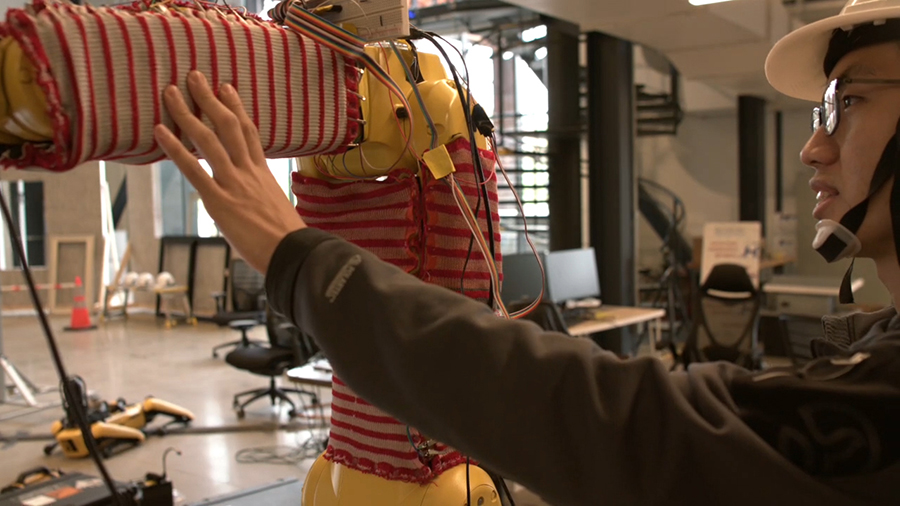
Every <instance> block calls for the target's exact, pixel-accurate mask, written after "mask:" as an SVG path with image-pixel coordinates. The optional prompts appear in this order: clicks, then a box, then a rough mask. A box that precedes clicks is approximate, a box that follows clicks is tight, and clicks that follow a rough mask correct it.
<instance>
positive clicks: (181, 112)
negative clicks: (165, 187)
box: [163, 86, 232, 172]
mask: <svg viewBox="0 0 900 506" xmlns="http://www.w3.org/2000/svg"><path fill="white" fill-rule="evenodd" d="M163 99H164V100H165V102H166V108H167V109H168V110H169V114H171V115H172V119H173V120H174V121H175V123H176V124H177V125H178V126H179V127H181V130H182V131H183V132H184V133H185V134H186V135H187V136H188V138H190V139H191V142H193V143H194V146H196V148H197V150H198V151H200V154H201V155H202V156H203V158H205V159H206V160H208V161H209V164H210V165H211V166H213V167H215V170H216V171H217V172H220V171H222V170H223V169H224V168H225V167H230V166H231V165H232V163H231V157H230V156H229V155H228V152H227V151H226V150H225V147H224V146H222V143H221V142H220V141H219V138H218V137H217V136H216V134H215V132H213V131H212V130H210V129H209V128H207V126H206V125H204V124H203V122H202V121H200V120H199V119H198V118H197V117H196V116H194V114H193V113H192V112H191V110H190V109H188V106H187V104H186V103H185V102H184V97H183V96H182V95H181V91H180V90H179V89H178V88H176V87H175V86H169V87H168V88H166V91H165V93H163ZM170 133H171V132H170ZM179 144H180V143H179ZM185 151H187V150H185Z"/></svg>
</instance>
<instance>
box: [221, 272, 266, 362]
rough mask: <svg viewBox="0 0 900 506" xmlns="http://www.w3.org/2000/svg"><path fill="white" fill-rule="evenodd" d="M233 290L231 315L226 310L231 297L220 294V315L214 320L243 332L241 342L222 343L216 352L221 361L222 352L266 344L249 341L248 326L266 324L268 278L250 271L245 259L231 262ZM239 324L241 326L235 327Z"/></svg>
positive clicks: (230, 281) (230, 278)
mask: <svg viewBox="0 0 900 506" xmlns="http://www.w3.org/2000/svg"><path fill="white" fill-rule="evenodd" d="M229 287H230V289H231V307H232V309H231V310H230V311H229V310H227V309H226V307H225V306H226V303H225V301H226V299H227V298H228V297H227V294H226V293H224V292H216V293H214V294H213V297H214V298H215V299H216V308H217V311H216V314H215V316H213V317H212V318H211V320H212V321H213V322H215V323H216V324H218V325H220V326H223V327H224V326H226V325H227V326H231V327H232V328H234V329H235V330H238V331H240V332H241V339H238V340H235V341H229V342H227V343H222V344H220V345H218V346H216V347H214V348H213V350H212V356H213V358H218V356H219V350H221V349H222V348H231V347H234V346H238V345H241V344H246V343H248V342H249V343H251V344H253V345H264V344H266V342H265V341H260V340H256V339H248V338H247V335H246V333H247V330H249V329H250V328H252V326H251V327H247V322H250V321H255V322H257V323H256V325H262V324H264V323H265V322H266V278H265V276H263V275H262V274H260V273H259V272H257V271H256V269H254V268H252V267H250V265H249V264H247V262H245V261H243V260H241V259H235V260H234V261H232V262H231V272H230V276H229ZM237 322H239V324H235V323H237Z"/></svg>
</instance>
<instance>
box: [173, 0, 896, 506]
mask: <svg viewBox="0 0 900 506" xmlns="http://www.w3.org/2000/svg"><path fill="white" fill-rule="evenodd" d="M859 4H860V6H856V5H855V3H854V2H851V3H850V4H848V8H849V9H851V11H853V10H854V9H855V11H856V12H855V14H854V13H853V12H851V13H849V14H847V13H844V14H842V16H845V17H843V18H841V17H838V18H836V19H832V20H829V21H827V22H822V23H824V24H820V25H819V26H818V28H817V29H813V28H811V27H807V28H806V29H805V30H806V32H805V33H800V32H797V33H800V36H797V34H796V33H795V34H794V36H793V37H791V36H789V37H787V38H786V39H785V40H784V41H783V42H782V43H780V44H779V45H778V46H776V48H775V49H774V50H773V52H772V57H771V58H770V62H769V75H770V78H771V79H772V82H773V83H774V84H775V85H776V86H777V87H779V88H780V89H786V90H796V89H802V90H804V91H803V93H802V96H803V98H810V99H813V100H819V99H820V98H821V95H822V92H823V90H826V89H827V90H831V91H830V93H831V94H830V96H828V97H826V99H827V100H826V103H823V104H822V105H821V106H820V108H819V109H817V112H816V114H815V124H814V126H815V127H816V130H815V132H814V134H813V136H812V138H811V140H810V142H809V144H808V145H807V146H806V148H805V149H804V151H803V160H804V162H805V163H807V164H808V165H810V166H812V167H813V168H814V169H815V170H816V176H815V177H814V178H813V180H812V187H813V189H814V190H815V191H817V192H819V193H820V203H819V205H818V206H817V208H816V210H815V213H816V216H817V217H819V218H820V219H821V220H822V221H821V222H820V226H819V228H820V236H819V238H817V247H818V249H819V250H820V251H821V252H822V253H823V254H824V255H826V256H827V257H828V258H830V259H834V258H838V257H842V256H848V255H850V256H852V255H856V254H857V253H858V254H859V255H862V256H870V257H872V258H874V259H875V260H876V262H877V263H878V265H879V274H880V277H881V279H882V280H883V282H884V283H885V284H886V285H887V286H888V287H889V288H890V289H891V291H892V293H893V294H894V295H895V300H898V299H896V297H897V296H900V264H898V261H897V255H896V247H895V246H894V245H895V244H898V240H897V238H898V237H900V235H898V234H896V233H895V232H894V228H893V227H892V226H891V225H890V224H891V223H892V219H891V218H892V216H894V215H897V214H898V213H900V206H895V207H893V209H895V210H894V211H893V212H892V211H891V209H892V205H894V203H895V202H897V201H898V200H897V198H895V197H892V196H891V192H890V191H889V187H893V183H892V182H891V181H890V180H891V178H892V177H893V174H894V172H895V171H896V170H897V168H898V163H897V161H898V158H897V153H896V151H897V145H896V138H895V136H896V132H897V124H898V120H900V50H898V47H897V44H898V41H900V30H898V29H896V25H894V24H888V25H886V24H883V20H884V19H885V18H886V17H887V18H892V19H893V18H900V7H898V5H900V2H898V1H897V0H891V1H869V2H861V1H860V2H859ZM864 4H868V10H867V9H866V7H867V6H866V5H864ZM885 6H887V7H885ZM879 9H881V10H880V11H879ZM876 11H878V12H876ZM886 14H887V15H886ZM873 22H875V23H874V24H873ZM895 22H896V20H895V21H891V23H895ZM854 25H861V26H859V27H857V28H854V29H853V30H852V31H850V32H846V31H844V30H843V29H845V28H846V29H849V28H851V27H853V26H854ZM884 26H887V27H888V29H887V30H886V31H885V29H884V28H879V27H884ZM873 33H874V34H873ZM830 46H833V49H832V50H829V47H830ZM792 47H793V49H791V48H792ZM785 48H787V49H785ZM798 48H799V49H798ZM798 51H799V53H797V54H802V55H804V56H803V58H807V59H810V61H808V62H807V61H805V60H802V59H800V60H798V58H800V56H797V57H796V58H795V57H793V56H792V55H794V54H795V52H798ZM785 55H787V56H785ZM826 56H827V58H826ZM784 58H787V61H785V60H784ZM812 59H815V60H816V61H812ZM825 60H827V63H825V65H826V66H827V67H826V69H825V71H824V72H823V69H822V66H823V61H825ZM800 63H807V64H808V65H805V66H804V65H801V64H800ZM804 71H808V72H811V74H808V75H806V74H803V72H804ZM778 72H784V73H785V74H784V75H779V74H778ZM838 76H839V77H841V78H843V81H839V82H837V83H833V84H834V85H833V86H829V85H828V83H829V80H830V79H833V78H835V77H838ZM863 78H865V79H870V80H872V81H870V82H862V79H863ZM875 79H878V80H879V81H874V80H875ZM888 79H891V81H887V80H888ZM894 79H896V80H897V81H896V82H894V81H893V80H894ZM785 83H788V84H785ZM798 83H799V84H798ZM791 86H794V87H793V88H792V87H791ZM189 89H190V90H191V93H192V94H193V96H194V98H195V100H196V101H197V102H198V103H199V105H200V107H201V108H202V109H203V111H204V112H205V113H206V114H207V115H208V116H209V117H210V119H211V121H212V122H213V124H214V125H215V128H216V132H217V133H213V131H211V130H209V129H207V128H206V127H205V126H203V124H202V123H200V122H199V121H198V120H197V119H196V118H194V117H193V116H192V114H191V111H190V110H188V109H187V107H186V106H185V104H184V102H183V100H182V99H181V97H180V96H179V95H178V92H177V91H176V90H174V89H173V90H169V91H167V92H166V98H165V100H166V104H167V106H168V107H169V110H170V111H171V113H172V114H173V116H175V118H176V121H177V123H178V125H179V126H180V127H181V128H182V129H183V131H184V132H186V133H187V134H188V135H189V136H190V137H191V139H192V140H193V141H194V143H195V145H197V146H198V147H199V149H200V151H201V153H202V155H203V156H204V157H205V158H206V159H207V160H208V161H209V163H210V165H211V166H212V168H213V176H212V177H209V176H207V175H206V173H205V172H203V170H202V169H201V168H200V166H199V165H198V163H197V160H196V159H195V158H194V157H193V156H192V155H190V154H189V153H188V152H187V151H186V150H185V149H184V148H183V147H182V145H181V144H180V142H179V141H178V140H177V139H176V138H175V137H174V136H172V134H171V133H170V132H169V131H168V130H167V129H166V128H165V127H162V126H160V127H158V128H157V130H156V135H157V139H158V141H159V142H160V143H161V145H162V146H163V147H164V149H165V150H166V152H167V153H168V154H169V155H170V156H171V158H172V159H173V160H174V161H175V162H176V163H177V164H178V166H179V167H180V168H181V170H182V171H183V172H184V174H185V175H186V177H187V178H188V179H189V180H190V181H191V183H192V184H193V185H194V186H195V187H196V188H197V190H198V191H199V192H200V194H201V195H202V197H203V200H204V204H205V205H206V208H207V209H208V210H209V213H210V215H211V216H212V217H213V218H214V219H215V220H216V222H217V223H218V224H219V226H220V227H221V229H222V231H223V233H224V234H225V236H226V237H227V238H228V239H229V240H230V241H231V243H232V244H233V245H234V247H235V248H236V249H237V250H238V251H239V252H240V253H241V254H242V255H243V256H244V258H246V259H247V261H248V262H249V263H251V264H252V265H253V266H254V267H256V268H257V269H259V270H260V271H262V272H267V290H268V295H269V301H270V303H272V305H273V306H274V307H275V308H276V309H277V310H279V311H281V312H283V313H284V314H286V315H287V316H288V317H290V318H291V319H292V320H293V321H294V322H296V324H297V325H298V326H300V327H301V328H302V329H303V330H304V331H305V332H307V333H309V334H310V335H311V336H312V337H313V338H315V339H316V340H317V341H318V343H319V344H320V346H321V347H322V349H323V350H324V351H325V353H326V354H327V355H328V357H329V358H330V360H331V362H332V365H333V367H334V368H335V371H336V372H338V373H339V374H340V375H341V377H342V378H343V379H344V380H345V382H346V383H347V384H348V385H350V386H351V387H352V388H353V389H354V390H356V391H357V392H358V393H359V394H360V395H362V396H363V397H365V398H367V399H368V400H369V401H371V402H372V403H374V404H376V405H377V406H379V407H380V408H382V409H384V410H385V411H387V412H388V413H390V414H392V415H394V416H396V417H397V418H399V419H401V420H403V421H404V422H406V423H409V424H411V425H414V426H416V427H418V428H420V429H421V430H422V431H423V432H424V433H426V434H428V435H429V436H431V437H434V438H436V439H438V440H441V441H443V442H446V443H447V444H450V445H452V446H454V447H456V448H458V449H460V450H461V451H463V452H464V453H466V454H469V455H471V456H473V457H474V458H476V459H478V460H480V461H482V462H483V463H484V464H485V465H486V466H487V467H489V468H492V469H494V470H496V471H497V472H499V473H500V474H502V475H504V476H506V477H509V478H511V479H514V480H516V481H518V482H520V483H522V484H524V485H526V486H528V487H529V488H531V489H532V490H534V491H535V492H537V493H539V494H541V495H542V496H543V497H545V498H546V500H547V501H549V502H550V503H551V504H554V505H594V504H627V505H653V504H667V505H668V504H692V505H696V504H715V505H718V504H753V505H758V504H815V505H832V504H833V505H854V504H895V503H896V502H897V501H898V498H900V464H898V455H900V430H898V422H900V366H898V364H900V319H898V317H897V316H896V311H895V310H894V309H893V308H890V309H888V310H885V311H884V312H882V313H878V314H876V315H874V316H873V315H860V316H857V317H853V318H850V319H846V320H829V322H828V325H827V327H828V329H827V330H828V332H827V334H826V340H825V341H823V343H822V344H821V345H819V346H817V349H818V350H819V351H827V352H828V353H829V356H827V357H822V358H819V359H817V360H815V361H814V362H812V363H811V365H810V366H809V367H807V368H805V369H804V370H802V371H797V372H795V371H792V370H770V371H765V372H762V373H751V372H748V371H746V370H743V369H741V368H738V367H736V366H734V365H732V364H723V363H716V364H698V365H695V366H693V367H692V368H691V369H690V370H689V371H687V372H677V373H669V372H668V371H667V370H666V369H665V368H664V367H663V366H662V364H661V363H659V362H658V361H657V360H655V359H652V358H638V359H632V360H624V361H622V360H619V359H618V358H617V357H616V356H614V355H612V354H610V353H607V352H605V351H603V350H601V349H599V348H597V347H596V346H595V345H593V344H592V343H591V342H590V341H588V340H580V339H573V338H570V337H567V336H563V335H559V334H554V333H549V332H543V331H542V330H541V329H540V328H538V327H537V326H535V325H533V324H531V323H528V322H521V321H505V320H502V319H500V318H498V317H496V316H495V315H494V313H493V312H492V311H491V310H490V309H489V308H488V307H485V306H484V305H482V304H479V303H477V302H474V301H472V300H470V299H468V298H466V297H463V296H461V295H458V294H455V293H451V292H450V291H447V290H444V289H441V288H437V287H434V286H430V285H427V284H425V283H422V282H420V281H419V280H417V279H415V278H413V277H412V276H409V275H406V274H404V273H403V272H401V271H400V270H398V269H395V268H393V267H391V266H389V265H387V264H385V263H383V262H381V261H379V260H378V259H377V258H376V257H375V256H373V255H371V254H369V253H367V252H365V251H364V250H361V249H359V248H357V247H355V246H353V245H350V244H348V243H346V242H344V241H341V240H339V239H337V238H335V237H332V236H329V235H328V234H326V233H323V232H321V231H318V230H313V229H308V228H306V226H305V224H304V223H303V221H302V220H301V219H300V218H299V217H298V216H297V213H296V212H294V210H293V208H292V207H291V205H290V203H289V202H288V201H287V200H286V199H285V198H284V193H283V192H282V190H281V189H280V188H279V187H278V185H277V183H276V182H275V180H274V179H273V178H272V176H271V175H270V173H269V171H268V170H267V168H266V164H265V160H264V157H263V152H262V150H261V148H260V146H259V142H258V140H257V134H256V130H255V128H254V126H253V124H252V122H251V121H250V120H249V119H248V117H247V115H246V114H245V112H244V111H243V109H242V107H241V104H240V102H239V100H238V99H237V98H236V94H235V93H234V92H233V89H231V88H230V87H228V86H225V87H223V88H222V89H221V90H220V92H219V94H218V99H217V98H216V96H215V94H214V93H213V92H212V91H211V90H210V89H209V87H208V86H207V84H206V83H205V79H204V78H203V76H200V75H197V74H196V73H194V74H192V75H191V76H190V77H189ZM797 93H799V92H795V93H794V94H797ZM820 124H821V125H820ZM886 146H887V148H886ZM882 153H884V155H883V156H882ZM884 167H887V168H884ZM885 174H887V175H885ZM870 181H871V183H870ZM870 187H871V191H870ZM894 193H895V194H896V193H898V192H894ZM870 194H871V198H869V195H870ZM862 202H866V203H865V204H861V203H862ZM860 207H862V208H863V210H862V211H859V210H858V209H859V208H860ZM866 210H867V211H868V212H866ZM845 215H849V216H850V218H848V219H845V218H844V216H845ZM898 221H900V220H898ZM855 246H859V248H856V247H855ZM857 250H858V251H857Z"/></svg>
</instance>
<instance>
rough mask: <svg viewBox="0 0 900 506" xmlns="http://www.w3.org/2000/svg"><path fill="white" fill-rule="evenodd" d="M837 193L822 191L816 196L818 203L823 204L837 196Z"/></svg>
mask: <svg viewBox="0 0 900 506" xmlns="http://www.w3.org/2000/svg"><path fill="white" fill-rule="evenodd" d="M836 195H837V193H836V192H830V191H828V190H820V191H819V193H817V194H816V202H823V201H825V200H827V199H829V198H830V197H834V196H836Z"/></svg>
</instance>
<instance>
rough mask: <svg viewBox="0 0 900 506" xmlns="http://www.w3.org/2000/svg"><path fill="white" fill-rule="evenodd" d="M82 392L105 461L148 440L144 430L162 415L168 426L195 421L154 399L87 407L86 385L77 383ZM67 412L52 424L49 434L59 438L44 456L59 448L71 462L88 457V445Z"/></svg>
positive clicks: (68, 409)
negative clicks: (122, 449) (119, 451)
mask: <svg viewBox="0 0 900 506" xmlns="http://www.w3.org/2000/svg"><path fill="white" fill-rule="evenodd" d="M76 384H77V385H78V388H79V389H80V390H81V392H80V394H81V402H82V406H83V407H84V408H85V410H86V411H87V412H88V421H89V423H90V424H91V434H93V436H94V439H96V440H97V446H98V448H99V449H100V452H101V453H102V454H103V456H104V457H107V458H108V457H110V456H111V455H112V453H113V452H114V451H115V450H116V449H117V448H120V447H122V446H133V445H137V444H140V443H142V442H143V441H144V439H146V436H145V435H144V432H143V429H144V427H146V426H147V424H149V423H150V422H152V421H153V420H154V419H155V418H156V417H157V416H159V415H166V416H168V417H170V418H171V420H170V421H169V422H168V423H170V424H171V423H178V424H185V425H186V424H188V423H190V422H191V421H192V420H193V419H194V414H193V413H191V412H190V411H188V410H186V409H184V408H182V407H180V406H176V405H175V404H172V403H171V402H166V401H163V400H160V399H155V398H153V397H148V398H147V399H144V401H143V402H141V403H136V404H130V405H129V404H126V403H125V401H124V400H123V399H119V400H118V401H116V402H114V403H108V402H105V401H104V402H100V403H99V404H98V405H96V406H94V407H89V406H88V400H87V394H86V389H85V387H84V382H83V381H82V380H81V379H80V378H79V379H77V380H76ZM65 408H66V417H65V418H63V419H62V420H57V421H55V422H53V426H52V427H51V428H50V432H51V433H52V434H53V436H54V437H55V438H56V442H55V443H50V444H48V445H47V446H45V447H44V453H45V454H46V455H50V453H52V452H53V450H54V449H55V448H56V447H57V446H59V447H60V448H61V449H62V451H63V454H64V455H65V456H66V457H69V458H73V459H74V458H83V457H87V456H88V455H89V454H88V449H87V445H86V444H85V441H84V437H83V434H82V432H81V429H79V428H78V426H76V425H75V423H74V421H73V420H74V417H73V416H72V414H70V407H69V406H68V405H66V406H65Z"/></svg>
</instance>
